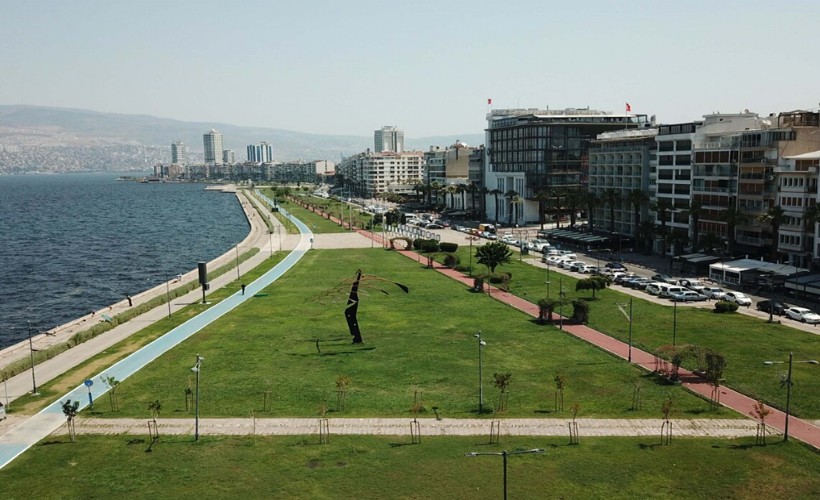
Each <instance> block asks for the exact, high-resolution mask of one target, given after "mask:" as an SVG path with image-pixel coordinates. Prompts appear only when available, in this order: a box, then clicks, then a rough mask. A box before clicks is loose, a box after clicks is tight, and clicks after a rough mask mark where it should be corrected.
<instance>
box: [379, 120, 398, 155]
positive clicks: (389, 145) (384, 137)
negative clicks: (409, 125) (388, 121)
mask: <svg viewBox="0 0 820 500" xmlns="http://www.w3.org/2000/svg"><path fill="white" fill-rule="evenodd" d="M373 146H374V148H373V151H375V152H377V153H381V152H382V151H392V152H394V153H401V152H402V151H404V131H403V130H399V129H398V128H397V127H391V126H384V127H382V128H381V130H376V131H375V132H374V133H373Z"/></svg>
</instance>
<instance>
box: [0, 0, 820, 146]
mask: <svg viewBox="0 0 820 500" xmlns="http://www.w3.org/2000/svg"><path fill="white" fill-rule="evenodd" d="M0 33H2V42H0V104H32V105H42V106H57V107H66V108H79V109H89V110H94V111H101V112H111V113H124V114H145V115H152V116H158V117H162V118H171V119H176V120H181V121H194V122H205V123H215V124H216V123H229V124H233V125H239V126H258V127H268V128H277V129H285V130H294V131H299V132H309V133H318V134H339V135H357V136H369V135H372V133H373V130H375V129H378V128H381V127H382V126H384V125H395V126H398V127H399V128H400V129H402V130H404V131H405V134H406V136H408V137H427V136H434V135H457V134H477V133H481V132H482V130H483V129H484V128H485V127H486V117H485V115H486V113H487V109H488V106H487V99H492V107H493V108H495V109H500V108H540V109H544V108H546V107H549V108H551V109H563V108H582V107H587V106H588V107H591V108H592V109H598V110H603V111H612V112H619V113H620V112H624V110H625V104H626V103H629V104H630V105H631V107H632V112H633V113H641V114H647V115H656V116H657V120H658V122H660V123H680V122H686V121H692V120H697V119H700V118H701V116H702V115H704V114H708V113H713V112H723V113H731V112H740V111H743V110H744V109H749V110H750V111H753V112H757V113H760V114H761V115H768V114H769V113H777V112H781V111H791V110H795V109H811V110H816V109H817V108H818V106H820V104H819V103H820V53H818V47H820V2H818V1H816V0H806V1H802V0H801V1H798V0H781V1H779V2H772V1H771V0H768V1H758V0H744V1H736V0H720V1H714V0H690V1H686V2H671V1H664V0H661V1H659V0H654V1H643V0H635V1H624V0H620V1H603V0H599V1H593V0H586V1H584V0H573V1H560V2H559V1H551V0H532V1H530V0H505V1H503V2H502V1H499V0H492V1H485V0H472V1H448V0H438V1H430V0H412V1H393V2H391V1H384V0H382V1H371V0H344V1H342V0H325V1H322V0H289V1H283V0H272V1H271V0H269V1H261V0H260V1H255V0H245V1H225V0H222V1H213V0H198V1H189V0H171V1H168V0H163V1H156V0H139V1H133V0H132V1H124V0H108V1H103V0H99V1H88V0H75V1H70V2H67V1H65V0H59V1H57V0H32V1H20V0H0Z"/></svg>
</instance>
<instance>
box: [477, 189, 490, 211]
mask: <svg viewBox="0 0 820 500" xmlns="http://www.w3.org/2000/svg"><path fill="white" fill-rule="evenodd" d="M478 194H479V195H481V214H482V218H485V217H487V195H488V194H490V190H489V189H487V186H481V187H480V188H478Z"/></svg>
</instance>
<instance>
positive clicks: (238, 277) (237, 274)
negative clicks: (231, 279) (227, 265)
mask: <svg viewBox="0 0 820 500" xmlns="http://www.w3.org/2000/svg"><path fill="white" fill-rule="evenodd" d="M241 279H242V277H241V276H240V275H239V245H236V281H240V280H241Z"/></svg>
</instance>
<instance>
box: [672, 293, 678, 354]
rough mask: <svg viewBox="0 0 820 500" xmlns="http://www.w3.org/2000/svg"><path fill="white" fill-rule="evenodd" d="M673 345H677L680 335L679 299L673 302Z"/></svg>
mask: <svg viewBox="0 0 820 500" xmlns="http://www.w3.org/2000/svg"><path fill="white" fill-rule="evenodd" d="M672 304H673V306H672V345H673V346H674V345H676V344H675V342H676V341H677V337H678V301H677V300H676V301H674V302H672Z"/></svg>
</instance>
